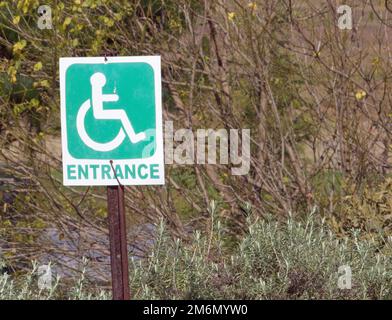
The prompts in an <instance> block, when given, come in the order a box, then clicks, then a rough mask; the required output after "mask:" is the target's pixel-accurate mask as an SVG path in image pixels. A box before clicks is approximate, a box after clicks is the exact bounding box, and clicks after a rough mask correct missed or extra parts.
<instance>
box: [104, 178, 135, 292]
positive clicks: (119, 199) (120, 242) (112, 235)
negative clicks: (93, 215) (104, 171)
mask: <svg viewBox="0 0 392 320" xmlns="http://www.w3.org/2000/svg"><path fill="white" fill-rule="evenodd" d="M107 197H108V217H109V239H110V264H111V268H112V291H113V300H129V299H130V293H129V276H128V249H127V234H126V221H125V206H124V186H121V185H120V186H108V187H107Z"/></svg>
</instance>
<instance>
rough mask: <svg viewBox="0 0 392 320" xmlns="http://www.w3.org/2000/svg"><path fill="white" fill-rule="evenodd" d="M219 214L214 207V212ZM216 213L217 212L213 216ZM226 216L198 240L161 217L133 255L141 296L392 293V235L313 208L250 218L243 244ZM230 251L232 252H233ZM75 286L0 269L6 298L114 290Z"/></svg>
mask: <svg viewBox="0 0 392 320" xmlns="http://www.w3.org/2000/svg"><path fill="white" fill-rule="evenodd" d="M211 214H212V217H213V218H214V214H215V213H214V212H211ZM212 220H213V219H212ZM225 238H226V236H225V232H224V228H223V227H222V223H221V222H220V221H219V220H217V221H215V222H214V223H212V227H211V230H210V232H207V233H206V234H202V233H201V232H199V231H196V232H195V233H194V235H193V237H192V238H191V241H188V242H184V241H180V240H178V239H173V238H172V237H170V236H169V232H167V231H166V228H165V225H164V224H163V223H161V224H160V226H159V228H158V233H157V236H156V241H155V243H154V247H153V249H152V250H151V253H150V255H149V257H148V258H146V259H144V260H139V261H135V260H131V263H130V281H131V292H132V296H133V298H135V299H391V298H392V292H391V288H392V273H391V270H390V266H391V262H392V256H391V254H390V253H391V249H392V242H391V241H392V240H391V238H387V239H385V241H384V242H383V244H382V245H380V243H379V241H375V240H373V239H370V240H369V239H368V240H361V239H360V233H359V232H358V231H355V230H352V232H351V236H350V237H347V238H344V239H339V238H337V237H336V236H335V235H334V233H332V232H331V230H329V228H328V226H327V224H326V223H324V221H322V220H319V219H318V218H315V217H314V215H312V214H311V215H309V216H308V217H307V218H306V219H304V220H303V221H299V220H295V219H294V218H292V217H289V218H288V219H287V221H286V222H285V223H282V222H277V221H275V220H270V219H264V220H253V218H252V217H249V218H248V220H247V228H246V234H245V236H244V238H243V239H242V240H241V241H240V242H239V243H238V244H237V245H236V246H235V248H234V249H233V248H228V247H227V245H225V241H226V239H225ZM229 252H230V253H229ZM340 266H349V267H350V268H351V270H352V288H351V289H340V288H339V287H338V279H339V277H340V276H342V274H339V272H338V271H339V267H340ZM82 275H83V276H82V278H81V279H80V280H79V281H77V282H76V283H74V284H72V285H70V284H68V285H67V286H64V284H62V280H60V281H58V282H57V284H56V285H55V286H54V288H53V290H51V291H45V290H43V291H42V290H41V291H39V290H38V288H37V286H36V282H34V281H33V280H34V277H35V270H33V271H32V272H31V273H30V274H28V275H26V276H23V277H19V278H17V279H11V277H10V276H7V275H3V276H2V277H0V299H47V298H48V299H53V298H63V299H92V298H94V299H95V298H101V299H107V298H110V293H109V292H108V291H107V290H106V289H104V288H94V287H93V286H92V285H93V284H92V283H89V282H88V280H87V279H85V278H84V273H82Z"/></svg>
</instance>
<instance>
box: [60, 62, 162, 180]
mask: <svg viewBox="0 0 392 320" xmlns="http://www.w3.org/2000/svg"><path fill="white" fill-rule="evenodd" d="M119 62H120V63H121V62H129V63H147V64H149V65H150V66H151V67H152V69H153V71H154V87H155V115H156V116H155V121H156V123H155V128H156V150H155V153H154V155H153V156H151V157H149V158H144V159H119V160H116V159H113V166H116V165H118V164H119V165H125V164H127V165H133V164H135V165H140V164H146V165H150V164H158V172H159V178H158V179H151V178H148V179H141V178H139V177H137V178H135V179H120V178H119V179H118V180H119V181H120V183H121V184H122V185H164V184H165V164H164V154H163V152H164V150H163V127H162V83H161V57H160V56H133V57H67V58H65V57H62V58H60V59H59V66H60V109H61V144H62V148H61V149H62V161H63V184H64V185H65V186H115V185H118V184H119V183H118V181H117V179H116V178H114V179H110V180H103V179H101V178H100V177H98V178H97V179H94V180H92V179H88V180H86V179H84V180H78V179H76V180H74V179H68V177H67V174H66V169H67V165H69V164H72V162H74V163H75V164H81V165H89V164H100V165H101V164H105V165H107V164H109V165H110V160H103V159H75V158H73V157H72V156H71V155H70V154H69V152H68V140H67V138H68V137H67V127H66V126H67V122H66V93H65V89H66V87H65V86H66V83H65V76H66V72H67V69H68V68H69V67H70V66H71V65H73V64H77V63H80V64H98V63H99V64H102V63H106V64H110V63H119Z"/></svg>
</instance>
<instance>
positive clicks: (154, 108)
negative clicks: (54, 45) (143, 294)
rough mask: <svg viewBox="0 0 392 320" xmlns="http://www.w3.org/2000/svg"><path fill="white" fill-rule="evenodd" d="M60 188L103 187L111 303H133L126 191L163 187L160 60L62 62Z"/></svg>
mask: <svg viewBox="0 0 392 320" xmlns="http://www.w3.org/2000/svg"><path fill="white" fill-rule="evenodd" d="M60 100H61V143H62V159H63V184H64V185H65V186H107V201H108V219H109V221H108V222H109V238H110V263H111V268H112V287H113V299H114V300H127V299H129V298H130V293H129V279H128V250H127V237H126V222H125V206H124V186H125V185H163V184H165V168H164V155H163V128H162V84H161V58H160V57H159V56H140V57H110V59H108V58H106V57H83V58H82V57H77V58H76V57H72V58H70V57H68V58H60Z"/></svg>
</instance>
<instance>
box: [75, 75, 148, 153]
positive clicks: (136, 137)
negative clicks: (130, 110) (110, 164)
mask: <svg viewBox="0 0 392 320" xmlns="http://www.w3.org/2000/svg"><path fill="white" fill-rule="evenodd" d="M90 83H91V101H90V99H87V100H86V101H85V102H84V103H83V104H82V105H81V107H80V109H79V111H78V114H77V116H76V128H77V130H78V133H79V136H80V138H81V139H82V141H83V142H84V143H85V144H86V145H87V146H88V147H90V148H91V149H93V150H96V151H101V152H107V151H111V150H114V149H116V148H117V147H119V146H120V145H121V143H122V142H123V141H124V139H125V138H126V136H128V138H129V140H130V141H131V143H138V142H140V141H142V140H144V139H146V134H145V133H144V132H140V133H135V130H134V129H133V127H132V124H131V122H130V121H129V119H128V116H127V114H126V112H125V111H124V110H122V109H116V110H104V109H103V102H116V101H118V99H119V97H118V95H117V94H103V93H102V88H103V87H104V86H105V83H106V77H105V75H104V74H103V73H101V72H96V73H94V74H93V75H92V76H91V78H90ZM91 107H92V108H93V115H94V118H95V119H100V120H120V121H121V123H122V127H121V128H120V130H119V132H118V134H117V136H116V137H115V138H114V139H113V140H112V141H109V142H106V143H99V142H96V141H94V140H93V139H91V138H90V136H89V135H88V134H87V132H86V128H85V125H84V119H85V117H86V114H87V111H89V110H90V108H91Z"/></svg>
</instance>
